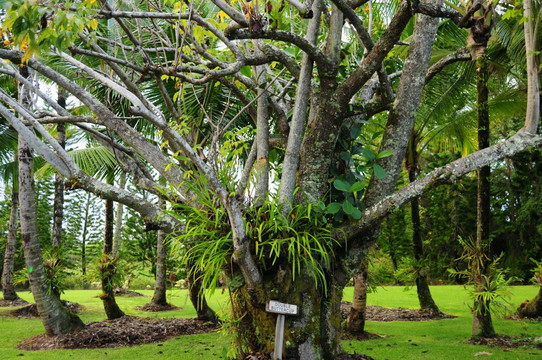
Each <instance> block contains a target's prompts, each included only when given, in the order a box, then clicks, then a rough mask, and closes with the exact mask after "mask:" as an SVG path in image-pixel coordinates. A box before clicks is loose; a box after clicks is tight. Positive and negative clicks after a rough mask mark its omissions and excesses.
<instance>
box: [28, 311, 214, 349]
mask: <svg viewBox="0 0 542 360" xmlns="http://www.w3.org/2000/svg"><path fill="white" fill-rule="evenodd" d="M216 328H217V327H216V325H213V324H210V323H208V322H203V321H200V320H196V319H151V318H143V317H134V316H123V317H121V318H120V319H115V320H104V321H100V322H93V323H89V324H87V325H86V326H85V327H84V328H82V329H79V330H75V331H72V332H70V333H68V334H63V335H55V336H48V335H45V334H42V335H38V336H35V337H33V338H31V339H27V340H25V341H23V342H22V343H21V344H20V345H19V349H21V350H51V349H95V348H113V347H121V346H132V345H139V344H148V343H153V342H158V341H165V340H167V339H170V338H172V337H175V336H179V335H192V334H201V333H206V332H210V331H213V330H215V329H216Z"/></svg>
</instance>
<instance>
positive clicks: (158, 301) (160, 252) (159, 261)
mask: <svg viewBox="0 0 542 360" xmlns="http://www.w3.org/2000/svg"><path fill="white" fill-rule="evenodd" d="M159 204H160V207H161V208H162V209H164V207H165V202H164V200H163V199H161V198H160V199H159ZM157 238H158V239H157V244H156V280H155V283H154V295H153V296H152V299H151V304H155V305H161V306H166V305H167V304H168V303H167V300H166V281H167V278H166V274H167V243H166V232H165V231H163V230H158V236H157Z"/></svg>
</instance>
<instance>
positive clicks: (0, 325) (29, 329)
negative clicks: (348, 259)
mask: <svg viewBox="0 0 542 360" xmlns="http://www.w3.org/2000/svg"><path fill="white" fill-rule="evenodd" d="M511 290H512V298H511V299H510V303H511V304H512V306H513V307H514V308H515V307H517V306H518V305H519V304H520V303H521V302H522V301H525V300H526V299H531V298H532V297H533V296H534V295H535V294H536V292H537V289H536V288H535V287H534V286H515V287H512V288H511ZM431 291H432V293H433V296H434V298H435V301H436V302H437V304H438V306H439V307H440V309H441V310H442V311H443V312H445V313H447V314H452V315H456V316H457V318H455V319H446V320H438V321H424V322H373V321H369V322H367V325H366V330H367V331H369V332H371V333H374V334H377V335H379V338H373V339H371V340H368V341H357V340H345V341H343V347H344V349H345V350H347V351H348V352H350V353H352V352H357V353H363V354H367V355H370V356H372V357H373V358H375V359H377V360H380V359H390V360H392V359H416V360H417V359H469V358H472V359H474V358H475V357H474V355H475V354H476V353H479V352H487V353H491V354H493V355H492V356H491V358H492V359H537V358H542V351H541V350H537V349H535V348H517V349H509V350H502V349H497V348H491V347H487V346H474V345H470V344H468V343H466V342H465V341H466V340H467V339H468V338H469V337H470V331H471V321H472V319H471V317H472V316H471V314H470V311H469V308H468V305H469V296H468V293H467V291H466V290H465V289H464V288H463V287H462V286H451V285H450V286H449V285H443V286H433V287H431ZM138 292H140V293H142V294H144V295H146V296H147V297H124V296H123V297H118V298H117V302H118V303H119V306H120V307H121V308H122V310H123V311H125V312H126V313H127V314H128V315H134V316H149V317H160V318H167V317H195V316H196V313H195V311H194V309H193V307H192V305H191V303H190V300H189V298H188V296H187V291H186V290H177V289H174V290H172V291H171V290H170V291H168V301H169V302H170V303H172V304H173V305H176V306H178V307H180V308H181V309H180V310H177V311H169V312H162V313H145V312H141V311H138V310H135V309H134V307H135V306H141V305H144V304H146V303H147V302H149V300H150V297H151V295H152V291H151V290H139V291H138ZM352 292H353V291H352V288H347V289H346V290H345V297H344V300H347V301H348V300H351V299H352ZM98 293H99V291H97V290H67V291H66V292H65V294H64V295H63V296H62V298H63V299H65V300H68V301H73V302H77V303H79V304H81V305H83V306H84V310H83V312H82V313H81V314H80V317H81V318H82V320H83V321H84V322H85V323H88V322H92V321H101V320H104V319H105V313H104V311H103V307H102V302H101V300H100V299H99V298H98V297H96V295H98ZM19 295H20V296H21V297H22V298H24V299H25V300H27V301H31V300H32V294H30V293H29V292H21V293H19ZM417 301H418V300H417V297H416V291H415V289H414V288H411V289H409V290H405V288H404V287H396V286H388V287H385V288H377V289H376V292H373V293H370V294H369V295H368V304H369V305H379V306H384V307H404V308H416V307H417ZM209 303H210V305H211V306H212V307H213V308H214V309H215V310H217V311H218V312H220V309H221V308H222V309H223V308H225V307H227V297H226V295H223V294H220V292H218V291H217V292H216V293H215V295H213V296H212V297H210V298H209ZM8 310H9V309H8V308H0V315H1V313H2V312H5V311H8ZM494 325H495V329H496V331H497V333H499V334H507V335H510V336H521V335H523V336H526V337H535V336H542V324H541V323H535V322H529V321H514V320H506V319H498V318H495V319H494ZM41 333H43V325H42V324H41V321H40V320H36V319H14V318H8V317H5V316H0V334H2V336H0V359H2V360H4V359H55V360H63V359H77V360H85V359H109V358H110V359H134V358H140V359H186V360H191V359H209V360H211V359H224V358H225V356H224V355H223V354H224V353H225V351H227V349H228V348H229V346H230V343H229V339H228V338H227V337H225V336H224V335H223V334H221V333H209V334H201V335H190V336H180V337H176V338H174V339H171V340H169V341H165V342H161V343H155V344H147V345H140V346H134V347H128V348H115V349H82V350H51V351H39V352H31V351H23V350H19V349H17V345H18V344H19V343H20V342H21V341H23V340H24V339H28V338H30V337H32V336H35V335H38V334H41Z"/></svg>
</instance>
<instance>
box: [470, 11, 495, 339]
mask: <svg viewBox="0 0 542 360" xmlns="http://www.w3.org/2000/svg"><path fill="white" fill-rule="evenodd" d="M491 11H493V9H492V8H491V5H490V6H487V7H485V6H483V7H482V10H481V12H482V16H480V17H478V18H476V19H475V20H476V22H477V24H476V25H475V26H473V27H472V28H471V30H470V32H469V44H470V45H471V54H472V58H473V59H474V60H475V62H476V73H477V80H476V91H477V106H478V149H479V150H481V149H485V148H487V147H489V90H488V81H489V67H488V59H487V42H488V40H489V37H490V35H491V25H490V24H489V25H488V24H486V19H487V17H488V14H489V13H490V12H491ZM489 177H490V168H489V166H484V167H482V168H480V169H479V170H478V199H477V226H476V247H477V248H478V249H482V248H484V247H486V246H487V245H488V244H489V235H490V228H489V225H490V217H491V210H490V183H489ZM486 266H487V264H484V265H483V266H482V268H481V271H480V273H478V274H475V278H474V281H475V286H476V290H477V291H480V290H482V289H483V285H482V284H483V277H482V276H483V274H484V272H485V267H486ZM494 335H495V329H494V328H493V321H492V319H491V311H490V302H489V301H485V300H479V299H477V300H475V303H474V311H473V321H472V336H473V337H491V336H494Z"/></svg>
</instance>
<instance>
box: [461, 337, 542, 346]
mask: <svg viewBox="0 0 542 360" xmlns="http://www.w3.org/2000/svg"><path fill="white" fill-rule="evenodd" d="M467 342H468V343H469V344H474V345H486V346H490V347H498V348H501V349H515V348H518V347H522V346H526V347H534V348H537V349H539V350H542V338H540V337H538V338H531V337H528V338H526V337H521V336H515V337H511V336H508V335H495V336H494V337H480V338H476V339H471V340H469V341H467Z"/></svg>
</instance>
